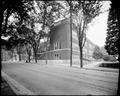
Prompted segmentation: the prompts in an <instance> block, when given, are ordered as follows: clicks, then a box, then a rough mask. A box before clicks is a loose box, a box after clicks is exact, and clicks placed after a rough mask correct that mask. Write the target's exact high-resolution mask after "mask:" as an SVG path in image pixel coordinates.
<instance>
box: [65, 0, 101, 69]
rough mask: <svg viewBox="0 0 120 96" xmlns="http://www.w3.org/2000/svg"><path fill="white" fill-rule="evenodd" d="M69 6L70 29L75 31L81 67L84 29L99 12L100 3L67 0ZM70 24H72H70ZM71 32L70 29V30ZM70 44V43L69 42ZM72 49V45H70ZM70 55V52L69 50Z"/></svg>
mask: <svg viewBox="0 0 120 96" xmlns="http://www.w3.org/2000/svg"><path fill="white" fill-rule="evenodd" d="M67 2H68V4H69V7H70V11H69V12H70V20H71V18H72V20H71V21H70V28H71V29H70V30H73V29H72V27H73V28H74V30H76V31H77V35H78V40H79V49H80V66H81V67H83V62H82V58H83V51H82V49H83V47H84V44H85V41H86V29H87V25H88V24H89V23H90V22H91V21H92V19H93V18H95V17H96V16H98V15H99V14H100V8H101V6H102V5H101V4H100V1H81V0H80V1H70V0H67ZM71 24H72V26H71ZM71 33H72V31H71ZM71 42H72V36H71ZM71 46H72V43H71ZM71 51H72V47H71ZM71 57H72V52H71ZM71 63H72V58H71Z"/></svg>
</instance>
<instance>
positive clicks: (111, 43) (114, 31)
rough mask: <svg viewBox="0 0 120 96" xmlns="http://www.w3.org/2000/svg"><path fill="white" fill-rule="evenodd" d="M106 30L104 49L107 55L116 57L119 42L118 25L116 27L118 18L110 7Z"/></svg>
mask: <svg viewBox="0 0 120 96" xmlns="http://www.w3.org/2000/svg"><path fill="white" fill-rule="evenodd" d="M107 24H108V29H107V37H106V42H105V43H106V45H105V49H106V50H107V52H108V54H110V55H116V56H117V57H118V55H119V54H118V46H119V44H120V42H119V25H118V18H117V14H116V11H115V9H113V8H112V7H111V8H110V11H109V16H108V22H107Z"/></svg>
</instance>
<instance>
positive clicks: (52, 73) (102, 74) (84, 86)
mask: <svg viewBox="0 0 120 96" xmlns="http://www.w3.org/2000/svg"><path fill="white" fill-rule="evenodd" d="M2 65H3V69H2V70H3V72H5V73H7V74H8V75H9V76H10V77H12V78H13V79H15V80H16V81H17V82H19V83H20V84H21V85H23V86H25V87H26V88H27V89H29V90H30V91H32V92H34V93H35V94H38V95H114V94H116V91H117V85H118V73H117V72H106V71H97V70H87V69H79V68H73V67H72V68H71V67H68V66H55V65H40V64H39V65H37V64H34V63H33V64H29V63H17V62H15V63H3V64H2Z"/></svg>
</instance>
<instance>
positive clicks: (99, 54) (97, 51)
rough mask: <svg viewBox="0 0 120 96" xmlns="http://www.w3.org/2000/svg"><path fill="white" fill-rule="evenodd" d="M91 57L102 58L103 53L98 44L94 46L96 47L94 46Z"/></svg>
mask: <svg viewBox="0 0 120 96" xmlns="http://www.w3.org/2000/svg"><path fill="white" fill-rule="evenodd" d="M93 58H95V59H102V58H103V54H102V52H101V51H100V48H99V47H98V46H96V47H95V48H94V51H93Z"/></svg>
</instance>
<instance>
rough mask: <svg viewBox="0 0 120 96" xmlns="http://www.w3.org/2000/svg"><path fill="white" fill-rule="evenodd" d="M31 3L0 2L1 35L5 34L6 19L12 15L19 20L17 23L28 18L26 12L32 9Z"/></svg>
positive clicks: (18, 0)
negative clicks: (0, 5) (0, 7)
mask: <svg viewBox="0 0 120 96" xmlns="http://www.w3.org/2000/svg"><path fill="white" fill-rule="evenodd" d="M32 8H33V7H32V1H30V2H28V1H25V0H17V1H13V0H9V1H8V0H2V9H1V20H2V22H1V30H0V31H1V33H2V35H5V34H6V29H7V27H8V26H7V25H8V19H9V17H10V16H11V15H12V14H15V17H16V18H18V19H19V22H21V23H22V21H24V20H27V19H28V18H29V14H28V11H30V10H31V9H32Z"/></svg>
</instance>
